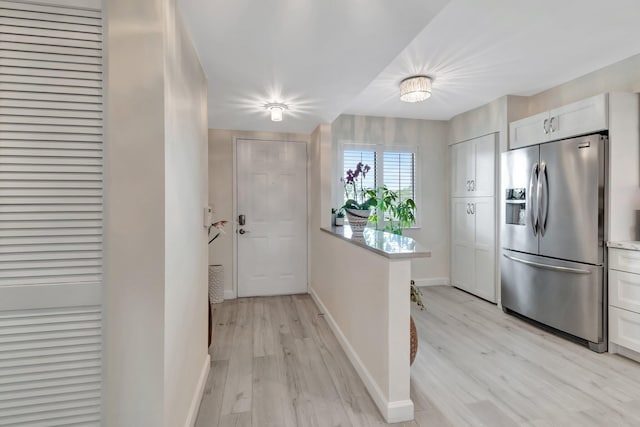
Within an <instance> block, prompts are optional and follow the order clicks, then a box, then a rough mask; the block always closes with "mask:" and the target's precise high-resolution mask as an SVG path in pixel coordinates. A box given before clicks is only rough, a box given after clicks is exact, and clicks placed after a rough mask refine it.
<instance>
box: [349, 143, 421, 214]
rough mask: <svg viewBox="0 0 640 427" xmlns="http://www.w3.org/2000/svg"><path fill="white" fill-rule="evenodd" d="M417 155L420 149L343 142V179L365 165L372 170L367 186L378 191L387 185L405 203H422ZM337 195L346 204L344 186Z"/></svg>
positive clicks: (366, 181)
mask: <svg viewBox="0 0 640 427" xmlns="http://www.w3.org/2000/svg"><path fill="white" fill-rule="evenodd" d="M417 153H418V150H417V147H404V146H403V147H398V146H384V145H382V144H379V145H373V144H371V145H369V144H351V143H343V144H342V146H341V150H340V154H341V161H340V163H341V164H342V168H341V171H340V173H341V175H340V176H341V177H344V176H346V172H347V170H349V169H355V167H356V165H357V164H358V163H359V162H362V163H364V164H365V165H369V166H370V167H371V171H370V172H369V173H368V174H367V176H366V178H365V181H364V186H365V187H367V188H376V187H378V186H381V185H386V186H387V187H388V188H389V189H390V190H393V191H396V192H398V194H399V195H400V198H401V199H402V200H406V199H409V198H410V199H413V200H414V201H415V202H416V204H418V200H417V198H418V197H417V191H416V181H417V179H416V158H417ZM337 194H338V198H337V203H338V205H341V204H343V203H344V202H345V201H346V195H345V193H344V188H343V187H342V186H341V187H340V188H339V192H338V193H337ZM418 209H419V208H418ZM418 218H419V216H418Z"/></svg>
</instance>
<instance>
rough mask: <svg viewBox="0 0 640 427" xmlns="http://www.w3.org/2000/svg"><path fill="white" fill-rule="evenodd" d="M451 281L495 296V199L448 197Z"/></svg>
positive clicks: (491, 297) (482, 294) (476, 292)
mask: <svg viewBox="0 0 640 427" xmlns="http://www.w3.org/2000/svg"><path fill="white" fill-rule="evenodd" d="M451 212H452V216H453V219H452V239H451V242H452V245H451V246H452V247H451V252H452V257H451V282H452V285H454V286H456V287H458V288H460V289H463V290H465V291H467V292H470V293H472V294H474V295H477V296H479V297H481V298H484V299H486V300H489V301H492V302H495V300H496V286H495V283H496V277H495V274H496V273H495V271H496V269H495V253H496V245H495V226H496V225H495V224H496V220H495V217H496V215H495V199H494V198H493V197H465V198H452V201H451Z"/></svg>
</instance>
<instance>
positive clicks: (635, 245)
mask: <svg viewBox="0 0 640 427" xmlns="http://www.w3.org/2000/svg"><path fill="white" fill-rule="evenodd" d="M607 246H608V247H610V248H615V249H627V250H630V251H640V242H607Z"/></svg>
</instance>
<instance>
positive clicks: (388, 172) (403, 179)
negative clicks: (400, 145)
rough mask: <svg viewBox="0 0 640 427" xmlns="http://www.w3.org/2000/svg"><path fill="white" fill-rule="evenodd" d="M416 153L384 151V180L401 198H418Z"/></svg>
mask: <svg viewBox="0 0 640 427" xmlns="http://www.w3.org/2000/svg"><path fill="white" fill-rule="evenodd" d="M414 181H415V154H414V153H398V152H393V151H385V152H384V170H383V176H382V182H383V183H384V185H386V186H387V187H388V188H389V189H390V190H393V191H396V192H397V193H398V194H399V195H400V199H401V200H407V199H413V200H415V198H416V191H415V182H414Z"/></svg>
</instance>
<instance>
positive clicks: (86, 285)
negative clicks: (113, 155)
mask: <svg viewBox="0 0 640 427" xmlns="http://www.w3.org/2000/svg"><path fill="white" fill-rule="evenodd" d="M102 81H103V78H102V18H101V13H100V12H99V11H90V10H79V9H72V8H64V7H53V6H39V5H31V4H26V3H17V2H9V1H2V0H0V425H20V426H36V425H38V426H39V425H47V426H58V425H60V426H62V425H99V424H100V395H101V378H102V376H101V351H102V330H101V323H102V320H101V318H102V308H101V294H102V291H101V287H102V260H103V255H102V236H103V230H102V203H103V201H102V194H103V181H102V159H103V154H102V141H103V137H102Z"/></svg>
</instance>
